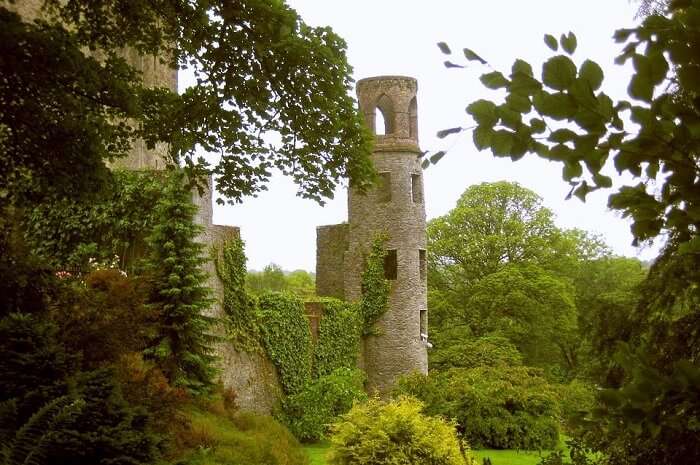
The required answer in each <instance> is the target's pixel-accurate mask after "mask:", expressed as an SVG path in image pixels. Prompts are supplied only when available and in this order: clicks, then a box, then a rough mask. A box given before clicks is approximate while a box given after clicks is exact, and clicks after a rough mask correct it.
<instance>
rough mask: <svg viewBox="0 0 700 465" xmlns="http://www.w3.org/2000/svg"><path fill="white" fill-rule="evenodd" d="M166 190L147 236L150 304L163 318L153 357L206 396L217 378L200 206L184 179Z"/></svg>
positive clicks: (175, 377)
mask: <svg viewBox="0 0 700 465" xmlns="http://www.w3.org/2000/svg"><path fill="white" fill-rule="evenodd" d="M177 180H178V178H177V177H175V181H174V182H172V183H170V184H169V185H168V186H166V188H165V190H164V192H163V195H162V197H161V199H160V201H159V202H158V204H156V206H155V207H154V213H153V214H154V216H155V218H156V224H155V226H154V228H153V230H152V231H151V233H150V234H149V236H148V238H147V244H148V258H147V260H146V271H147V273H148V275H149V279H150V281H151V287H152V294H151V296H150V298H149V304H150V305H152V306H153V307H154V308H155V309H157V311H158V312H159V314H160V328H159V333H158V335H157V336H156V338H155V340H154V341H153V343H152V345H151V348H150V350H149V351H148V353H149V355H150V356H151V357H153V358H154V359H156V360H157V361H158V364H159V365H160V366H161V367H162V368H163V371H164V372H165V374H166V375H167V376H168V378H169V379H170V380H171V381H172V382H173V383H174V384H175V385H176V386H184V387H186V388H187V389H188V390H190V391H192V392H195V393H197V392H204V391H206V390H208V389H209V388H210V387H211V386H212V382H213V376H214V374H215V370H214V366H213V362H214V356H213V355H212V343H213V341H214V338H213V336H211V335H210V333H209V332H210V331H211V326H212V323H213V319H212V318H211V317H208V316H206V315H205V311H206V310H207V309H208V308H209V305H210V304H211V299H210V290H209V289H208V288H207V287H206V286H205V282H206V275H205V273H204V271H203V270H202V264H203V263H204V260H205V259H204V255H203V251H202V248H203V246H202V245H201V244H199V243H198V242H197V241H196V239H197V235H198V234H199V227H198V226H197V225H195V224H194V223H193V217H194V214H195V212H196V207H195V206H194V205H193V204H192V201H191V193H190V191H189V189H187V188H186V187H185V186H184V185H183V183H182V181H183V179H182V178H180V179H179V181H180V182H177Z"/></svg>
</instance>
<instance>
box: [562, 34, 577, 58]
mask: <svg viewBox="0 0 700 465" xmlns="http://www.w3.org/2000/svg"><path fill="white" fill-rule="evenodd" d="M559 42H560V43H561V48H563V49H564V51H565V52H566V53H568V54H569V55H571V54H573V53H574V52H575V51H576V45H577V41H576V36H575V35H574V33H573V32H569V33H568V34H566V35H564V34H562V35H561V38H560V39H559Z"/></svg>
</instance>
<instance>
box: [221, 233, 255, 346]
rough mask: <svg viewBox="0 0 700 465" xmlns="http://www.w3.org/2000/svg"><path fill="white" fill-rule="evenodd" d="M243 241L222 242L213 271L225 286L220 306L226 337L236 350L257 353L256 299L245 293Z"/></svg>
mask: <svg viewBox="0 0 700 465" xmlns="http://www.w3.org/2000/svg"><path fill="white" fill-rule="evenodd" d="M243 245H244V244H243V241H242V240H240V239H234V240H231V241H228V242H227V243H225V244H224V245H223V246H222V248H221V251H220V252H219V253H218V254H216V255H215V264H216V273H217V275H218V276H219V279H221V282H222V283H223V286H224V300H223V308H224V312H225V313H226V318H225V321H224V323H225V325H226V336H227V338H228V339H229V341H230V342H231V343H232V344H233V346H234V347H235V348H236V349H238V350H243V351H246V352H257V351H259V350H260V349H261V348H262V347H261V346H260V341H261V339H260V338H261V335H260V327H259V326H258V323H257V316H256V307H257V302H256V300H255V299H254V298H253V297H251V296H249V295H248V293H247V292H246V287H245V284H246V267H245V264H246V257H245V253H244V251H243Z"/></svg>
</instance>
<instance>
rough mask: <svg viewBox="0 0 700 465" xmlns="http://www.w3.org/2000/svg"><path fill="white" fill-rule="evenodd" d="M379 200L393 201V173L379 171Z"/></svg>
mask: <svg viewBox="0 0 700 465" xmlns="http://www.w3.org/2000/svg"><path fill="white" fill-rule="evenodd" d="M378 190H379V201H380V202H391V173H379V186H378Z"/></svg>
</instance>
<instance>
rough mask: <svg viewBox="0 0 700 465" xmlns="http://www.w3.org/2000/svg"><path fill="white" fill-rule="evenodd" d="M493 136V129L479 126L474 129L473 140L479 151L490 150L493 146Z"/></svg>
mask: <svg viewBox="0 0 700 465" xmlns="http://www.w3.org/2000/svg"><path fill="white" fill-rule="evenodd" d="M492 135H493V129H491V128H490V127H486V126H477V127H476V128H475V129H474V133H473V134H472V138H473V139H474V145H475V146H476V148H477V149H478V150H479V151H482V150H484V149H486V148H488V147H489V146H490V145H491V136H492Z"/></svg>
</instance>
